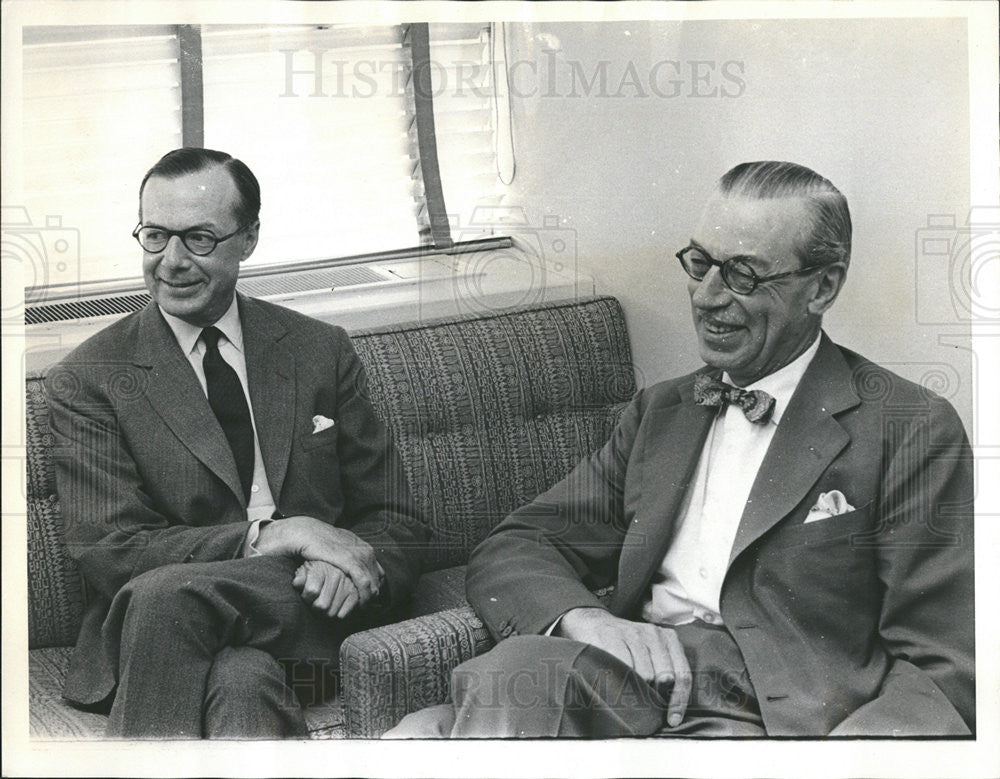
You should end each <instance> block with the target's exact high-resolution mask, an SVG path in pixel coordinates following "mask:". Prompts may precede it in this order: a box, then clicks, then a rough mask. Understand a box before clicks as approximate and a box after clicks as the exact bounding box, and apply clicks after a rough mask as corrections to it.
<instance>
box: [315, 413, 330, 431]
mask: <svg viewBox="0 0 1000 779" xmlns="http://www.w3.org/2000/svg"><path fill="white" fill-rule="evenodd" d="M333 424H334V422H333V420H332V419H330V418H329V417H325V416H323V415H322V414H317V415H316V416H314V417H313V435H316V433H320V432H322V431H324V430H326V429H327V428H328V427H333Z"/></svg>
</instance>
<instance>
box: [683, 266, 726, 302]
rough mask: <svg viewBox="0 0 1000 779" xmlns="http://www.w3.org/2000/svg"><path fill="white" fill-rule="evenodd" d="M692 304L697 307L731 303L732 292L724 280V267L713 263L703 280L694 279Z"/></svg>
mask: <svg viewBox="0 0 1000 779" xmlns="http://www.w3.org/2000/svg"><path fill="white" fill-rule="evenodd" d="M692 283H693V284H694V289H693V290H692V291H691V304H692V305H693V306H695V307H696V308H720V307H722V306H725V305H727V304H728V303H729V301H730V299H731V297H732V292H730V290H729V287H727V286H726V282H724V281H723V280H722V269H721V268H719V267H718V266H717V265H713V266H712V267H711V268H709V269H708V273H706V274H705V276H704V278H702V280H701V281H693V282H692Z"/></svg>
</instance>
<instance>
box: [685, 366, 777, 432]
mask: <svg viewBox="0 0 1000 779" xmlns="http://www.w3.org/2000/svg"><path fill="white" fill-rule="evenodd" d="M694 402H695V404H697V405H699V406H726V405H728V404H729V403H732V404H734V405H736V406H739V407H740V408H741V409H742V410H743V414H744V416H746V418H747V419H749V420H750V421H751V422H754V423H756V424H758V425H763V424H765V423H766V422H767V421H768V420H770V419H771V414H773V413H774V398H773V397H771V396H770V395H768V394H767V393H766V392H764V390H750V391H749V392H748V391H747V390H744V389H740V388H739V387H734V386H733V385H732V384H726V383H725V382H724V381H719V380H718V379H713V378H712V377H711V376H708V375H706V374H704V373H702V374H700V375H699V376H697V377H695V380H694Z"/></svg>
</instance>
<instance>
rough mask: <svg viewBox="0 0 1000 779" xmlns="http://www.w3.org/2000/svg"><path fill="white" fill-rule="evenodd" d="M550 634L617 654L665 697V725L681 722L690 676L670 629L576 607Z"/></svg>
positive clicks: (676, 639) (563, 617)
mask: <svg viewBox="0 0 1000 779" xmlns="http://www.w3.org/2000/svg"><path fill="white" fill-rule="evenodd" d="M553 635H556V636H561V637H563V638H571V639H573V640H574V641H580V642H582V643H584V644H591V645H592V646H596V647H597V648H598V649H603V650H604V651H605V652H607V653H608V654H611V655H614V656H615V657H617V658H618V659H619V660H621V661H622V662H623V663H625V664H626V665H627V666H629V667H630V668H631V669H632V670H633V671H635V672H636V673H637V674H638V675H639V676H640V677H642V680H643V681H644V682H646V683H647V684H649V685H650V686H651V687H653V688H654V689H655V690H656V691H657V692H658V693H660V694H661V697H663V698H665V699H667V724H669V725H670V726H671V727H676V726H677V725H680V724H681V720H683V719H684V713H685V711H686V710H687V705H688V700H689V699H690V697H691V687H692V684H693V679H692V676H691V666H690V665H688V661H687V656H686V655H685V654H684V647H683V646H682V645H681V642H680V639H678V638H677V633H676V632H675V631H674V630H673V629H672V628H668V627H660V626H659V625H653V624H651V623H649V622H632V621H630V620H627V619H621V618H620V617H616V616H614V615H613V614H611V613H610V612H608V611H605V610H604V609H599V608H576V609H570V610H569V611H567V612H566V613H565V614H563V616H562V619H561V620H560V621H559V624H558V625H557V626H556V628H555V630H554V631H553ZM667 688H669V690H670V692H669V695H667V694H666V690H667Z"/></svg>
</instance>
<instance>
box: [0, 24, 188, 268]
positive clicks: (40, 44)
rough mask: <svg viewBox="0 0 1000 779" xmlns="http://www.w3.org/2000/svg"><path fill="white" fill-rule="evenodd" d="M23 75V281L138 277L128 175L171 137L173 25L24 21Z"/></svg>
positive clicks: (176, 142)
mask: <svg viewBox="0 0 1000 779" xmlns="http://www.w3.org/2000/svg"><path fill="white" fill-rule="evenodd" d="M23 74H24V75H23V78H24V82H23V94H24V103H23V122H24V133H23V173H24V193H23V194H24V202H23V206H24V207H25V209H26V218H27V220H30V222H31V224H32V227H33V228H38V232H37V233H35V234H28V232H25V235H24V237H25V240H28V239H29V238H33V239H35V241H36V246H35V251H34V252H33V253H31V254H32V259H31V264H32V265H33V266H34V267H32V268H31V269H30V270H27V271H26V275H25V282H26V284H28V285H30V286H37V285H45V284H69V285H75V284H77V283H78V282H79V281H95V280H103V279H111V278H123V277H136V276H141V274H142V271H141V268H140V254H139V251H138V246H137V245H136V243H135V240H134V239H133V238H132V237H131V235H130V233H131V232H132V229H133V228H134V227H135V225H136V222H137V221H138V198H137V194H138V188H139V182H140V181H141V180H142V176H143V174H144V173H145V172H146V170H147V169H148V168H149V167H150V165H152V163H153V162H154V161H155V160H156V159H157V158H159V156H160V155H162V154H163V153H164V152H165V151H168V150H170V149H173V148H176V147H178V146H180V145H181V96H180V86H179V83H180V82H179V78H180V76H179V65H178V59H177V39H176V35H175V28H174V27H172V26H162V27H58V26H47V27H26V28H25V29H24V38H23ZM18 205H21V204H18ZM5 221H6V218H5ZM26 253H28V252H26Z"/></svg>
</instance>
